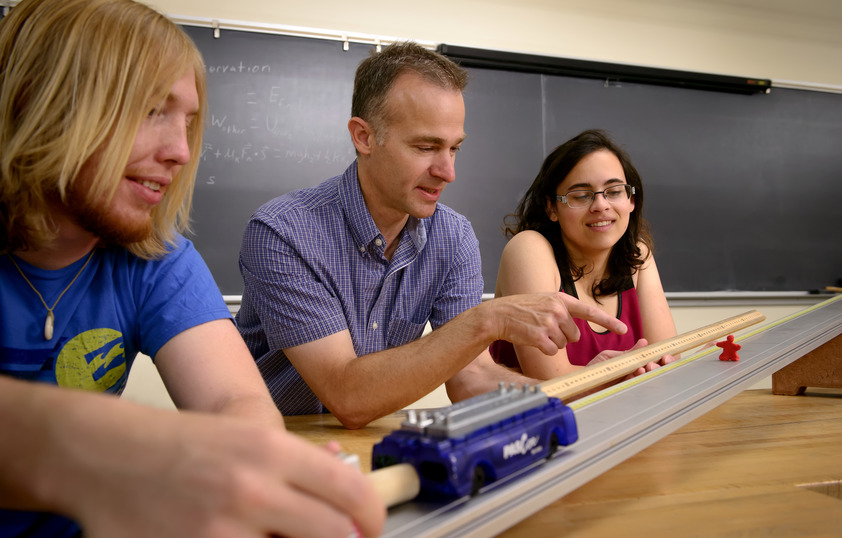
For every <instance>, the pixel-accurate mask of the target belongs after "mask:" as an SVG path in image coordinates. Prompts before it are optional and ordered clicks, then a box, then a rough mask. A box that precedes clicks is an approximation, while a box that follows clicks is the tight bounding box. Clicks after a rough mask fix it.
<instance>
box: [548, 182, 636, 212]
mask: <svg viewBox="0 0 842 538" xmlns="http://www.w3.org/2000/svg"><path fill="white" fill-rule="evenodd" d="M597 194H601V195H602V196H603V197H604V198H605V199H606V200H608V201H609V202H610V203H612V204H619V203H620V202H625V201H626V200H628V199H629V198H631V195H632V194H634V187H632V186H631V185H614V186H613V187H608V188H607V189H605V190H602V191H599V192H593V191H570V192H568V193H567V194H558V195H556V197H555V198H556V200H558V201H559V202H561V203H564V204H567V205H568V206H570V207H571V208H574V209H575V208H578V207H588V206H589V205H591V204H592V203H593V201H594V199H595V198H596V195H597Z"/></svg>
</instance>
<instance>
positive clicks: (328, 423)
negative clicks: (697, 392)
mask: <svg viewBox="0 0 842 538" xmlns="http://www.w3.org/2000/svg"><path fill="white" fill-rule="evenodd" d="M286 420H287V426H288V428H289V429H290V431H294V432H296V433H298V434H300V435H302V436H304V437H306V438H308V439H310V440H311V441H313V442H316V443H324V442H326V441H328V440H330V439H336V440H338V441H339V442H340V443H341V444H342V446H343V448H344V449H345V450H346V451H347V452H352V453H355V454H358V455H359V457H360V460H361V461H360V463H361V465H362V467H363V469H364V470H368V469H369V468H370V459H371V447H372V445H373V444H374V443H375V442H377V441H378V440H380V439H381V438H382V437H383V436H385V435H387V434H388V433H390V432H391V431H392V430H393V429H396V428H397V427H398V426H399V423H400V421H401V417H400V416H396V415H394V416H388V417H385V418H382V419H380V420H378V421H375V422H374V423H372V424H371V425H370V426H369V427H367V428H365V429H363V430H357V431H349V430H345V429H343V428H342V427H341V426H340V425H339V423H338V421H337V420H336V419H335V418H333V417H332V416H330V415H319V416H305V417H288V418H287V419H286ZM840 484H842V390H840V389H809V390H808V391H807V394H806V395H805V396H775V395H772V394H771V391H770V390H749V391H744V392H742V393H740V394H738V395H737V396H735V397H734V398H732V399H731V400H729V401H728V402H726V403H725V404H723V405H721V406H719V407H718V408H716V409H714V410H712V411H710V412H709V413H707V414H705V415H703V416H702V417H700V418H698V419H696V420H694V421H693V422H691V423H689V424H687V425H686V426H684V427H682V428H680V429H678V430H677V431H675V432H674V433H672V434H671V435H668V436H667V437H665V438H663V439H661V440H660V441H658V442H656V443H655V444H653V445H652V446H650V447H649V448H647V449H646V450H643V451H642V452H640V453H638V454H637V455H635V456H633V457H631V458H630V459H628V460H626V461H625V462H623V463H621V464H620V465H618V466H616V467H614V468H613V469H611V470H609V471H608V472H606V473H604V474H602V475H601V476H599V477H597V478H595V479H594V480H592V481H590V482H589V483H587V484H585V485H584V486H582V487H580V488H578V489H577V490H575V491H573V492H572V493H570V494H568V495H566V496H565V497H563V498H562V499H560V500H558V501H556V502H555V503H553V504H551V505H550V506H548V507H547V508H545V509H544V510H542V511H540V512H538V513H536V514H534V515H532V516H531V517H529V518H527V519H526V520H524V521H522V522H521V523H519V524H517V525H515V526H514V527H512V528H511V529H509V530H508V531H506V532H504V533H503V534H502V535H501V536H505V537H516V536H517V537H520V536H523V537H527V536H528V537H535V536H587V537H593V536H610V537H612V538H613V537H617V536H647V537H652V536H670V537H672V536H679V537H683V536H787V537H789V536H798V537H801V536H842V485H840Z"/></svg>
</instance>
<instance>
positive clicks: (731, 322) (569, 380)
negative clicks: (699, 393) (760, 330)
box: [539, 310, 766, 400]
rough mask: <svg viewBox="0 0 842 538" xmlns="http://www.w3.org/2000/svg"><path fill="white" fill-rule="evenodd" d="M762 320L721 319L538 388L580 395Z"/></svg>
mask: <svg viewBox="0 0 842 538" xmlns="http://www.w3.org/2000/svg"><path fill="white" fill-rule="evenodd" d="M764 319H766V316H764V315H763V314H761V313H759V312H758V311H756V310H750V311H748V312H746V313H744V314H740V315H738V316H734V317H732V318H728V319H724V320H722V321H718V322H716V323H712V324H710V325H706V326H704V327H701V328H699V329H695V330H693V331H689V332H686V333H684V334H680V335H678V336H674V337H673V338H668V339H667V340H662V341H660V342H656V343H654V344H650V345H648V346H646V347H642V348H640V349H635V350H633V351H629V352H627V353H623V354H622V355H618V356H617V357H614V358H613V359H610V360H607V361H603V362H599V363H596V364H591V365H589V366H585V367H584V368H582V369H581V370H577V371H576V372H573V373H570V374H567V375H563V376H561V377H557V378H555V379H550V380H548V381H544V382H543V383H541V384H540V385H539V387H540V388H541V389H542V390H543V391H544V392H545V393H546V394H547V395H548V396H552V397H555V398H559V399H561V400H568V399H569V398H570V397H571V396H575V395H577V394H581V393H582V392H585V391H586V390H589V389H592V388H594V387H598V386H600V385H603V384H605V383H608V382H609V381H612V380H614V379H617V378H618V377H621V376H624V375H626V374H630V373H632V372H634V371H635V370H637V369H638V368H640V367H641V366H645V365H646V364H648V363H650V362H655V361H657V360H658V359H660V358H661V357H662V356H664V355H676V354H678V353H682V352H684V351H687V350H688V349H693V348H694V347H697V346H700V345H702V344H705V343H707V342H711V341H713V340H716V339H718V338H722V337H724V336H728V335H729V334H733V333H734V332H736V331H738V330H740V329H744V328H746V327H749V326H751V325H754V324H755V323H760V322H761V321H763V320H764Z"/></svg>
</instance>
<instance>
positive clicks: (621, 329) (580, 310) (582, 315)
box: [558, 292, 628, 334]
mask: <svg viewBox="0 0 842 538" xmlns="http://www.w3.org/2000/svg"><path fill="white" fill-rule="evenodd" d="M558 295H559V297H560V298H561V300H562V301H563V302H564V305H565V306H566V307H567V311H568V312H570V315H571V316H573V317H575V318H579V319H586V320H588V321H592V322H594V323H597V324H599V325H602V326H603V327H605V328H606V329H608V330H609V331H611V332H612V333H617V334H626V332H627V331H628V327H626V325H625V324H624V323H623V322H622V321H620V320H619V319H617V318H616V317H615V316H610V315H608V314H606V313H605V312H603V311H602V310H600V309H599V308H597V307H595V306H591V305H588V304H585V303H583V302H582V301H580V300H579V299H577V298H575V297H573V296H571V295H568V294H566V293H562V292H558Z"/></svg>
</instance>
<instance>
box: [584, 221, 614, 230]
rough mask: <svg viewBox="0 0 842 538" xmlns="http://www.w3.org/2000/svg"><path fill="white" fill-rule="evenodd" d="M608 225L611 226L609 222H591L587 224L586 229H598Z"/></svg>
mask: <svg viewBox="0 0 842 538" xmlns="http://www.w3.org/2000/svg"><path fill="white" fill-rule="evenodd" d="M609 224H611V221H610V220H601V221H599V222H592V223H590V224H588V228H600V227H602V226H608V225H609Z"/></svg>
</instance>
